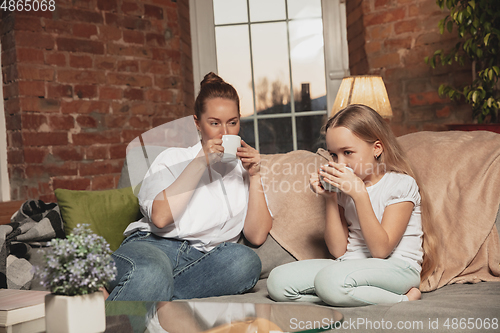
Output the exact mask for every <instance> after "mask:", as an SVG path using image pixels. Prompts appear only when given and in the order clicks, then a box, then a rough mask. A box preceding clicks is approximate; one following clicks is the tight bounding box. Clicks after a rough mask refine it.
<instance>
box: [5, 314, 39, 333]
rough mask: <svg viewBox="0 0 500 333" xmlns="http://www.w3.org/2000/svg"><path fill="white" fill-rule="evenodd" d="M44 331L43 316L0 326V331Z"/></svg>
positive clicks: (13, 332) (32, 332) (34, 332)
mask: <svg viewBox="0 0 500 333" xmlns="http://www.w3.org/2000/svg"><path fill="white" fill-rule="evenodd" d="M42 332H45V317H42V318H38V319H34V320H30V321H25V322H22V323H18V324H14V325H11V326H0V333H42Z"/></svg>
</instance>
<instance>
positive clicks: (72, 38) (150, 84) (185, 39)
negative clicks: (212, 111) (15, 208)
mask: <svg viewBox="0 0 500 333" xmlns="http://www.w3.org/2000/svg"><path fill="white" fill-rule="evenodd" d="M0 15H1V16H0V17H1V21H2V24H1V31H0V34H1V38H2V74H3V84H4V99H5V101H4V105H5V114H6V115H5V116H6V123H7V140H8V164H9V177H10V182H11V197H12V199H13V200H23V199H37V198H40V199H42V200H45V201H54V200H55V198H54V195H53V190H54V189H55V188H68V189H76V190H101V189H111V188H115V187H116V184H117V181H118V178H119V175H120V171H121V168H122V165H123V161H124V158H125V149H126V146H127V144H128V143H129V142H130V141H131V140H132V139H134V138H135V137H136V136H138V135H139V134H140V133H143V132H145V131H147V130H149V129H151V128H153V127H155V126H158V125H160V124H163V123H165V122H168V121H170V120H173V119H176V118H180V117H183V116H186V115H188V114H192V105H193V100H194V96H193V95H194V92H193V90H194V89H193V78H192V65H191V63H192V61H191V41H190V32H189V2H188V0H177V1H176V0H155V1H140V0H78V1H69V0H58V1H56V8H55V11H48V10H47V11H45V12H43V11H38V12H34V11H32V12H25V11H15V12H8V11H4V12H2V13H0Z"/></svg>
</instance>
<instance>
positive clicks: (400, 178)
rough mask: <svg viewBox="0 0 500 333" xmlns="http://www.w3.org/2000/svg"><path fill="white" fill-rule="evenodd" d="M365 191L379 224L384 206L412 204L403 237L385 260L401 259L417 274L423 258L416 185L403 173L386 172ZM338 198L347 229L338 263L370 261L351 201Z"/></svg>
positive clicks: (345, 197)
mask: <svg viewBox="0 0 500 333" xmlns="http://www.w3.org/2000/svg"><path fill="white" fill-rule="evenodd" d="M366 189H367V191H368V195H369V197H370V201H371V204H372V207H373V211H374V213H375V216H376V217H377V219H378V221H379V222H382V216H383V214H384V210H385V208H386V207H387V206H389V205H392V204H395V203H399V202H404V201H410V202H412V203H413V204H414V207H413V211H412V213H411V217H410V221H409V222H408V226H407V227H406V230H405V232H404V234H403V237H402V238H401V241H400V242H399V243H398V244H397V245H396V247H395V248H394V250H393V252H392V253H391V254H390V256H389V257H394V258H400V259H403V260H405V261H407V262H408V263H410V264H411V265H412V266H413V267H414V268H415V269H417V270H418V271H419V272H420V271H421V264H422V258H423V250H422V236H423V232H422V218H421V210H420V201H421V199H420V193H419V190H418V185H417V182H416V181H415V179H413V178H412V177H411V176H408V175H406V174H402V173H396V172H388V173H386V174H385V175H384V176H383V177H382V179H380V180H379V181H378V182H377V183H375V184H374V185H372V186H368V187H367V188H366ZM338 199H339V201H338V202H339V205H340V206H342V207H344V215H345V218H346V221H347V226H348V228H349V237H348V244H347V252H346V253H345V254H344V255H343V256H342V257H340V258H339V260H344V259H364V258H371V257H372V255H371V253H370V250H369V249H368V246H367V245H366V242H365V239H364V237H363V233H362V232H361V226H360V224H359V218H358V214H357V211H356V206H355V204H354V200H353V199H352V198H351V197H350V196H348V195H346V194H344V193H339V194H338Z"/></svg>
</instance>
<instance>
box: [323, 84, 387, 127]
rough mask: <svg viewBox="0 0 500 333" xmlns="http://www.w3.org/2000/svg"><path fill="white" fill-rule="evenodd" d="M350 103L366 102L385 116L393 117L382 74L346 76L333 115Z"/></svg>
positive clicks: (365, 103)
mask: <svg viewBox="0 0 500 333" xmlns="http://www.w3.org/2000/svg"><path fill="white" fill-rule="evenodd" d="M350 104H364V105H367V106H369V107H371V108H372V109H374V110H375V111H377V112H378V113H379V114H380V115H381V116H382V117H384V118H390V117H392V108H391V104H390V103H389V97H388V96H387V90H386V89H385V85H384V81H383V80H382V77H380V76H376V75H360V76H348V77H345V78H344V79H343V80H342V83H341V84H340V88H339V91H338V93H337V97H336V98H335V102H334V103H333V108H332V112H331V116H333V115H334V114H336V113H337V112H339V111H340V110H342V109H343V108H345V107H346V106H348V105H350Z"/></svg>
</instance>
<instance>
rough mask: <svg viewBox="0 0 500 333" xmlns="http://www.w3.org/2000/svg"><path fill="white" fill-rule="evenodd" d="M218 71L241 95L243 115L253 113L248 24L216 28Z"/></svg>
mask: <svg viewBox="0 0 500 333" xmlns="http://www.w3.org/2000/svg"><path fill="white" fill-rule="evenodd" d="M215 40H216V44H217V71H218V74H219V75H220V76H221V77H222V78H223V79H224V80H225V81H227V82H228V83H230V84H232V85H233V86H234V88H235V89H236V91H238V95H239V96H240V108H241V115H242V116H243V117H244V116H248V115H251V114H253V92H252V85H251V83H252V70H251V66H250V42H249V37H248V25H237V26H224V27H216V28H215Z"/></svg>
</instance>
